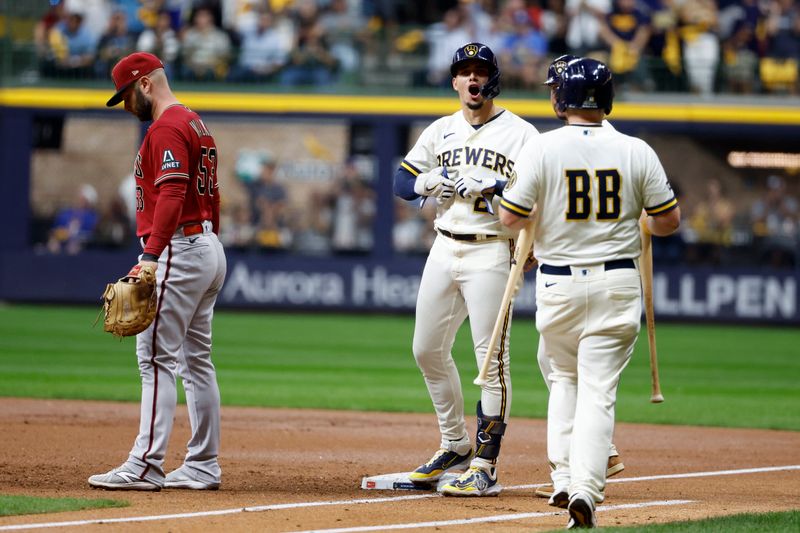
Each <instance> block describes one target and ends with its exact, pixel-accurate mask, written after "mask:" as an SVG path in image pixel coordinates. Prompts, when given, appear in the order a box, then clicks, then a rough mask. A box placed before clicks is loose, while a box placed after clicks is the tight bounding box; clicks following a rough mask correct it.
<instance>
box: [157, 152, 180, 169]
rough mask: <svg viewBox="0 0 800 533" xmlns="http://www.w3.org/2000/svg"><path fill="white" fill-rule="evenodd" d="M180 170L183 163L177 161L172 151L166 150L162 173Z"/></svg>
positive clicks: (162, 160)
mask: <svg viewBox="0 0 800 533" xmlns="http://www.w3.org/2000/svg"><path fill="white" fill-rule="evenodd" d="M178 168H181V162H180V161H177V160H176V159H175V156H173V155H172V150H169V149H167V150H164V155H163V157H162V158H161V171H162V172H163V171H164V170H175V169H178Z"/></svg>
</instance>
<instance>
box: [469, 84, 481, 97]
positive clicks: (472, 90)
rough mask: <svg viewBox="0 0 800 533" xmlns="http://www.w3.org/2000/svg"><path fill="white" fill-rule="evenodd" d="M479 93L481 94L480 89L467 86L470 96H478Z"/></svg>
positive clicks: (474, 86)
mask: <svg viewBox="0 0 800 533" xmlns="http://www.w3.org/2000/svg"><path fill="white" fill-rule="evenodd" d="M480 92H481V88H480V87H478V86H477V85H470V86H469V94H471V95H472V96H478V95H479V94H480Z"/></svg>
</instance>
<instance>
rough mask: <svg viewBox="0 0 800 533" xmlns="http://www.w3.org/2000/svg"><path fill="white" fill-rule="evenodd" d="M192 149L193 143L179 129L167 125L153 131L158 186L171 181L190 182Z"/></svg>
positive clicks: (151, 140) (151, 145) (151, 151)
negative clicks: (190, 152)
mask: <svg viewBox="0 0 800 533" xmlns="http://www.w3.org/2000/svg"><path fill="white" fill-rule="evenodd" d="M190 147H191V141H190V140H189V139H188V138H187V137H186V135H185V134H184V132H183V131H181V130H180V128H178V127H174V126H172V125H170V124H165V125H164V126H161V127H159V128H157V129H156V130H154V131H153V133H152V136H151V139H150V153H151V154H153V157H154V158H155V165H156V166H155V169H156V176H155V179H154V180H153V183H155V185H156V186H159V185H161V184H162V183H164V182H165V181H169V180H176V179H177V180H186V181H189V176H190V174H191V173H192V171H191V169H190V168H189V165H190V154H189V150H190Z"/></svg>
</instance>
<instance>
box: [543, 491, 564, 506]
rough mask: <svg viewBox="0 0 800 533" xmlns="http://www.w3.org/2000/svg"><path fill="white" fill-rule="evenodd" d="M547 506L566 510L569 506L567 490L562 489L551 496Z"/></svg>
mask: <svg viewBox="0 0 800 533" xmlns="http://www.w3.org/2000/svg"><path fill="white" fill-rule="evenodd" d="M547 505H551V506H553V507H558V508H560V509H566V508H567V506H568V505H569V493H568V492H567V491H566V489H561V490H559V491H557V492H554V493H553V495H552V496H550V500H549V501H548V502H547Z"/></svg>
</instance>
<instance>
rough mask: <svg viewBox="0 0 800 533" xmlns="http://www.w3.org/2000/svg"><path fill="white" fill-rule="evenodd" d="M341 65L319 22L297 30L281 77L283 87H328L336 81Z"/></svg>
mask: <svg viewBox="0 0 800 533" xmlns="http://www.w3.org/2000/svg"><path fill="white" fill-rule="evenodd" d="M337 67H338V62H337V60H336V58H335V57H334V56H333V54H331V52H330V45H329V44H328V41H327V36H326V35H325V32H324V30H323V28H322V26H320V25H319V23H318V22H314V23H312V24H311V25H309V26H301V27H299V28H298V35H297V41H296V43H295V47H294V49H293V50H292V51H291V53H290V54H289V61H288V63H287V64H286V67H284V69H283V71H282V72H281V75H280V80H281V84H283V85H316V86H325V85H328V84H330V83H333V82H334V81H335V79H336V69H337Z"/></svg>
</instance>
